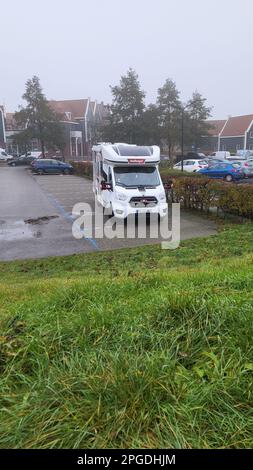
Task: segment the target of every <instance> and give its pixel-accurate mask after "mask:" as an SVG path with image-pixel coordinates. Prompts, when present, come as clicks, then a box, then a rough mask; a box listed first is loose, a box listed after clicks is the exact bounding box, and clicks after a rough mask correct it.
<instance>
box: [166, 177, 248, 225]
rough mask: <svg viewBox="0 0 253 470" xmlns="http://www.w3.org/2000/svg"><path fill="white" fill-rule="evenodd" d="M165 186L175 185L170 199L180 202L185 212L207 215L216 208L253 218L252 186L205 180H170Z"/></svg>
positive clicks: (179, 178)
mask: <svg viewBox="0 0 253 470" xmlns="http://www.w3.org/2000/svg"><path fill="white" fill-rule="evenodd" d="M163 182H164V183H165V184H166V183H167V184H168V183H169V184H172V185H173V186H172V188H171V189H168V197H169V199H170V200H171V201H172V202H180V203H181V204H182V205H183V207H184V208H185V209H198V210H202V211H206V212H208V211H209V210H210V208H211V207H216V208H217V211H219V210H222V211H223V212H224V213H230V214H236V215H238V216H242V217H247V218H251V219H252V218H253V187H252V186H251V185H249V184H238V185H235V184H231V183H226V182H224V181H214V180H210V179H208V178H205V177H203V176H202V177H200V178H196V177H195V176H194V177H189V176H187V177H185V176H179V177H171V178H168V177H167V178H165V179H163Z"/></svg>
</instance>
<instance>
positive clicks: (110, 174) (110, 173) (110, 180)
mask: <svg viewBox="0 0 253 470" xmlns="http://www.w3.org/2000/svg"><path fill="white" fill-rule="evenodd" d="M108 182H109V183H112V170H111V168H109V172H108Z"/></svg>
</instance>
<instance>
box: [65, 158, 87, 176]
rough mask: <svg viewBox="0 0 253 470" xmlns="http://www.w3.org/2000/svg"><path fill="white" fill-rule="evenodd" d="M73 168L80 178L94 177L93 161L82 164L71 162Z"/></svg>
mask: <svg viewBox="0 0 253 470" xmlns="http://www.w3.org/2000/svg"><path fill="white" fill-rule="evenodd" d="M70 163H71V165H72V166H73V168H74V170H75V173H76V174H77V175H80V176H86V177H88V178H92V175H93V165H92V162H91V161H88V160H86V161H82V162H75V161H74V162H70Z"/></svg>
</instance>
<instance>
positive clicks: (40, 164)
mask: <svg viewBox="0 0 253 470" xmlns="http://www.w3.org/2000/svg"><path fill="white" fill-rule="evenodd" d="M31 167H32V171H33V172H34V173H37V174H38V175H43V174H45V173H47V174H64V175H69V174H70V173H73V171H74V168H73V166H72V165H70V164H69V163H64V162H60V161H58V160H53V159H49V158H44V159H37V160H34V161H33V162H32V164H31Z"/></svg>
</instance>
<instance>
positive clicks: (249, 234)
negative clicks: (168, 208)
mask: <svg viewBox="0 0 253 470" xmlns="http://www.w3.org/2000/svg"><path fill="white" fill-rule="evenodd" d="M252 243H253V224H246V225H241V226H239V225H238V226H234V227H227V228H225V229H224V230H222V231H221V233H219V234H218V235H216V236H213V237H210V238H208V239H198V240H188V241H185V242H183V243H182V245H181V246H180V248H179V249H178V250H176V251H163V250H161V249H160V247H159V246H150V247H144V248H139V249H132V250H129V249H128V250H127V251H125V250H120V251H115V252H110V253H95V254H84V255H75V256H69V257H64V258H51V259H45V260H38V261H19V262H11V263H0V279H1V283H0V327H1V333H0V335H1V336H0V372H1V376H0V377H1V379H0V386H1V393H0V447H1V448H3V447H9V448H13V447H18V448H20V447H25V448H38V447H39V448H61V447H69V448H80V447H83V448H94V447H95V448H96V447H97V448H112V447H114V448H117V447H122V448H128V447H145V448H156V447H167V448H170V447H172V448H174V447H176V448H196V447H200V448H217V447H222V448H224V447H225V448H245V447H253V414H252V405H253V397H252V393H253V340H252V337H253V269H252V263H253V254H252Z"/></svg>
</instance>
